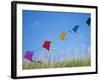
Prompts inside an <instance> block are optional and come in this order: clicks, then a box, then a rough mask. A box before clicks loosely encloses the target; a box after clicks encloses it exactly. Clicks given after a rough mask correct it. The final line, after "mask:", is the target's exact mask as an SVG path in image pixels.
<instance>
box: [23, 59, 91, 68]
mask: <svg viewBox="0 0 100 80" xmlns="http://www.w3.org/2000/svg"><path fill="white" fill-rule="evenodd" d="M84 66H91V59H90V58H81V59H78V58H75V59H69V60H68V59H65V60H63V61H60V62H54V63H50V62H48V61H44V62H41V63H38V62H34V61H33V62H23V70H25V69H43V68H64V67H84Z"/></svg>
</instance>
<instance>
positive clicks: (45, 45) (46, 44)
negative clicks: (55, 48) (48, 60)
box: [42, 41, 51, 51]
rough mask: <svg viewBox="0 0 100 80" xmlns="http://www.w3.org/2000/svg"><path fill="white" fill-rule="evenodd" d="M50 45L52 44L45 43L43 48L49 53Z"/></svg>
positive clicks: (49, 42)
mask: <svg viewBox="0 0 100 80" xmlns="http://www.w3.org/2000/svg"><path fill="white" fill-rule="evenodd" d="M50 44H51V41H45V42H44V43H43V45H42V47H44V48H45V49H47V50H48V51H49V49H50Z"/></svg>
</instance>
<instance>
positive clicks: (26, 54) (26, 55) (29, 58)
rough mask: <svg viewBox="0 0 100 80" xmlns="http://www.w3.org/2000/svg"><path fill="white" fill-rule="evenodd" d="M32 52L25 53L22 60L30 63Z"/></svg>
mask: <svg viewBox="0 0 100 80" xmlns="http://www.w3.org/2000/svg"><path fill="white" fill-rule="evenodd" d="M32 56H33V52H32V51H26V53H25V55H24V58H26V59H28V60H29V61H32Z"/></svg>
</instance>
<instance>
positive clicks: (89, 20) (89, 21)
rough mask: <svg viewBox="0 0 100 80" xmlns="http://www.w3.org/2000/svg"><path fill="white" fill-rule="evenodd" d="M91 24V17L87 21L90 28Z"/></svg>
mask: <svg viewBox="0 0 100 80" xmlns="http://www.w3.org/2000/svg"><path fill="white" fill-rule="evenodd" d="M90 23H91V19H90V17H89V18H88V19H87V21H86V24H87V25H88V26H90Z"/></svg>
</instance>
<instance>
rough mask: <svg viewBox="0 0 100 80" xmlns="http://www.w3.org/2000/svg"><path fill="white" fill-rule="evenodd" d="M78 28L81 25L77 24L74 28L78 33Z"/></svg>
mask: <svg viewBox="0 0 100 80" xmlns="http://www.w3.org/2000/svg"><path fill="white" fill-rule="evenodd" d="M78 28H79V25H76V26H75V27H74V28H73V29H72V30H73V31H74V32H75V33H77V30H78Z"/></svg>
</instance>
